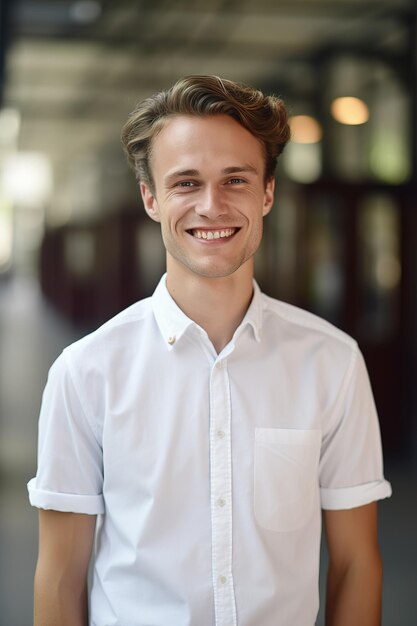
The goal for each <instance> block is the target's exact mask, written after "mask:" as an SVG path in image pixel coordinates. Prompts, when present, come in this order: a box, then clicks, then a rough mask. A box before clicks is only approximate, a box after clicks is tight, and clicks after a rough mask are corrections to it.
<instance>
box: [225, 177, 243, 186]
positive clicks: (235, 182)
mask: <svg viewBox="0 0 417 626" xmlns="http://www.w3.org/2000/svg"><path fill="white" fill-rule="evenodd" d="M244 182H245V181H244V180H243V178H230V179H229V180H228V181H227V183H228V185H238V184H239V183H244Z"/></svg>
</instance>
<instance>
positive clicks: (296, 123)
mask: <svg viewBox="0 0 417 626" xmlns="http://www.w3.org/2000/svg"><path fill="white" fill-rule="evenodd" d="M290 127H291V140H292V141H295V143H317V142H318V141H320V139H321V138H322V136H323V131H322V128H321V126H320V124H319V122H318V121H317V120H316V119H315V118H314V117H311V115H293V116H292V117H291V118H290Z"/></svg>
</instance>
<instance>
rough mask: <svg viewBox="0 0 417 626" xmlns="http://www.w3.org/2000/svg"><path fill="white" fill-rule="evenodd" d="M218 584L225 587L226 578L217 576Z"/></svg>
mask: <svg viewBox="0 0 417 626" xmlns="http://www.w3.org/2000/svg"><path fill="white" fill-rule="evenodd" d="M219 583H220V584H221V585H225V584H226V583H227V578H226V576H219Z"/></svg>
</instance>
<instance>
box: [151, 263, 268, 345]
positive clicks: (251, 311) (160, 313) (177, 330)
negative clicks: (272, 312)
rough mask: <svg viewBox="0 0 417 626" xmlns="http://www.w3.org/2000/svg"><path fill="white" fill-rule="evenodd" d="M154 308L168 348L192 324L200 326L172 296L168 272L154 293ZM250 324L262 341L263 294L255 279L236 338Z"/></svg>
mask: <svg viewBox="0 0 417 626" xmlns="http://www.w3.org/2000/svg"><path fill="white" fill-rule="evenodd" d="M152 308H153V312H154V315H155V319H156V322H157V324H158V327H159V330H160V332H161V335H162V337H163V339H164V341H165V343H166V346H167V348H168V350H172V349H173V348H174V346H175V345H176V344H177V342H178V341H179V340H180V339H181V337H182V336H183V335H184V333H185V332H186V331H187V330H188V329H189V328H190V327H191V326H194V327H198V326H197V324H196V323H195V322H194V321H193V320H192V319H190V318H189V317H187V315H185V313H184V312H183V311H182V310H181V309H180V308H179V306H178V305H177V304H176V302H175V301H174V300H173V298H172V297H171V295H170V293H169V291H168V289H167V286H166V274H164V275H163V276H162V278H161V280H160V281H159V284H158V286H157V287H156V289H155V291H154V293H153V296H152ZM248 325H249V326H251V327H252V329H253V332H254V336H255V339H256V341H260V340H261V338H262V294H261V290H260V289H259V286H258V284H257V283H256V281H255V280H254V281H253V298H252V300H251V303H250V305H249V308H248V310H247V311H246V315H245V317H244V318H243V320H242V323H241V324H240V325H239V328H237V329H236V332H235V335H234V338H235V339H236V338H237V337H238V335H239V334H240V333H241V332H242V331H243V329H244V328H245V327H246V326H248Z"/></svg>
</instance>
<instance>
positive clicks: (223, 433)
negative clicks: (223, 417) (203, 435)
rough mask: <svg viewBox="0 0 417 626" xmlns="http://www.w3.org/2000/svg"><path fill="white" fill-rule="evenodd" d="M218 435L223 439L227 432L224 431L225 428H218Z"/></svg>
mask: <svg viewBox="0 0 417 626" xmlns="http://www.w3.org/2000/svg"><path fill="white" fill-rule="evenodd" d="M216 435H217V437H218V438H219V439H223V437H224V435H225V432H224V430H218V431H217V433H216Z"/></svg>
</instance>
